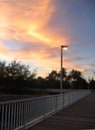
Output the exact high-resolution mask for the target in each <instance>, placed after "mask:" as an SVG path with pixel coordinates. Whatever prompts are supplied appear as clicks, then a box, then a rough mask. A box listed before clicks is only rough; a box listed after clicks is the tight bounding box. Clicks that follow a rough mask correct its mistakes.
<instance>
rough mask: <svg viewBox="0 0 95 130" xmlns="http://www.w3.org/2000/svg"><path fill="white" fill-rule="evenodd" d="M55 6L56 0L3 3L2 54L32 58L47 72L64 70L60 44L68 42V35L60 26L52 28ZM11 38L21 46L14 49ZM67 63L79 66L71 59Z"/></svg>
mask: <svg viewBox="0 0 95 130" xmlns="http://www.w3.org/2000/svg"><path fill="white" fill-rule="evenodd" d="M55 10H56V7H55V5H54V3H53V1H52V0H19V1H18V0H10V1H6V2H2V3H0V40H1V41H3V40H5V41H4V42H2V43H0V55H1V57H2V58H4V59H5V58H6V59H12V60H14V59H15V58H17V60H20V61H24V62H31V63H32V64H33V65H34V66H38V67H39V68H42V69H43V70H45V71H46V72H47V71H51V70H52V69H55V70H60V45H61V44H64V43H66V44H67V42H68V36H66V35H64V34H59V33H58V32H57V29H53V30H52V29H51V28H49V29H48V23H49V21H50V20H51V18H52V15H53V13H54V12H55ZM8 40H9V41H10V40H12V41H13V43H12V44H13V45H12V46H14V45H15V44H16V46H18V49H15V47H14V48H13V49H10V47H8V46H7V41H8ZM14 41H15V42H16V43H14ZM56 52H58V54H57V55H56ZM65 66H66V68H68V67H69V68H75V67H76V66H73V65H72V63H70V62H68V61H66V64H65ZM76 68H79V69H80V67H76Z"/></svg>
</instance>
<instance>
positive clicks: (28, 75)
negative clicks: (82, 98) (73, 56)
mask: <svg viewBox="0 0 95 130" xmlns="http://www.w3.org/2000/svg"><path fill="white" fill-rule="evenodd" d="M62 73H63V79H62V80H63V86H64V88H66V89H88V88H91V89H95V80H94V79H91V80H90V81H89V82H87V81H86V79H85V78H84V77H83V75H82V73H81V72H80V71H77V70H71V71H70V72H69V73H67V71H66V69H65V68H63V69H62ZM60 75H61V73H60V71H58V72H57V71H56V70H52V71H51V72H50V73H49V74H48V76H47V77H45V78H43V77H41V76H39V77H37V72H36V70H33V72H31V68H30V66H29V65H25V64H22V63H21V62H17V61H15V60H14V61H12V62H10V63H9V64H8V63H7V64H6V62H5V61H1V62H0V92H1V93H12V94H32V93H33V91H32V89H38V88H39V89H47V88H52V89H59V88H60Z"/></svg>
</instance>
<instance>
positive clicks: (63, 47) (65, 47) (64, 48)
mask: <svg viewBox="0 0 95 130" xmlns="http://www.w3.org/2000/svg"><path fill="white" fill-rule="evenodd" d="M67 49H68V46H64V45H61V77H60V94H62V86H63V74H62V68H63V50H67Z"/></svg>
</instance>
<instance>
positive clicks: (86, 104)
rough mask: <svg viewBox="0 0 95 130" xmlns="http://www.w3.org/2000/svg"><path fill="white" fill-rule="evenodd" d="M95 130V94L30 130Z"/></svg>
mask: <svg viewBox="0 0 95 130" xmlns="http://www.w3.org/2000/svg"><path fill="white" fill-rule="evenodd" d="M82 129H89V130H92V129H93V130H95V93H92V94H91V95H89V96H87V97H85V98H83V99H82V100H80V101H78V102H77V103H75V104H73V105H72V106H70V107H68V108H66V109H64V110H62V111H60V112H58V113H56V114H55V115H53V116H51V117H49V118H48V119H46V120H44V121H42V122H40V123H38V124H36V125H35V126H32V127H31V128H30V129H28V130H82Z"/></svg>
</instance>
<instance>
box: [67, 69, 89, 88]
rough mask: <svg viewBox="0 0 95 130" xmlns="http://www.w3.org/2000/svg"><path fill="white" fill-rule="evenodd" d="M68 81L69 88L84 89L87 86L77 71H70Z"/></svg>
mask: <svg viewBox="0 0 95 130" xmlns="http://www.w3.org/2000/svg"><path fill="white" fill-rule="evenodd" d="M68 80H69V83H70V86H71V88H76V89H77V88H86V87H87V86H88V85H87V82H86V80H85V79H84V78H83V77H82V73H81V72H80V71H77V70H72V71H71V72H70V73H69V75H68Z"/></svg>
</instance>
